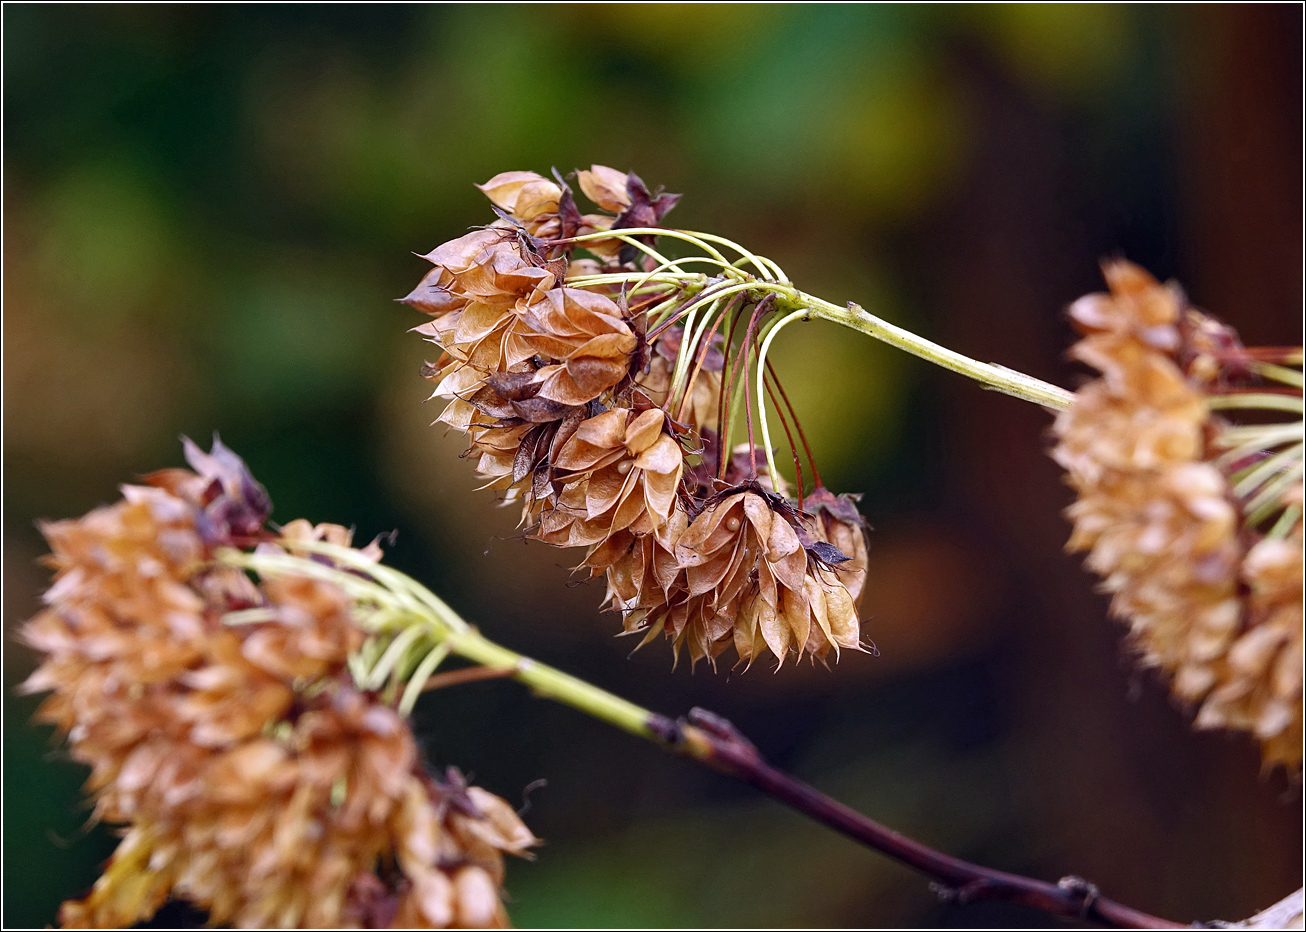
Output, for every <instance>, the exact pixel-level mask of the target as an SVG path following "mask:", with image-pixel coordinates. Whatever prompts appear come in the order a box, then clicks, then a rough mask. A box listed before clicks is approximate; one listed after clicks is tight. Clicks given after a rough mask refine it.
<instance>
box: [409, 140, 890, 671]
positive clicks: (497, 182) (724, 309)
mask: <svg viewBox="0 0 1306 932" xmlns="http://www.w3.org/2000/svg"><path fill="white" fill-rule="evenodd" d="M555 175H556V173H555ZM577 180H578V183H579V185H580V188H581V190H582V191H583V192H584V193H585V195H586V196H587V197H588V198H589V199H590V200H592V201H593V202H594V203H595V204H597V205H598V206H599V207H600V208H601V209H602V210H603V211H606V213H596V214H586V215H582V214H580V212H579V209H578V208H577V207H576V204H575V201H574V199H573V195H572V191H571V189H570V188H569V186H568V185H567V184H566V183H565V182H564V181H563V179H562V178H561V177H556V180H549V179H547V178H544V177H542V176H540V175H537V174H535V173H534V172H506V173H504V174H500V175H497V176H495V177H494V178H492V179H490V181H489V182H487V183H486V184H484V185H482V186H480V187H481V190H482V191H483V192H485V194H486V195H487V196H488V197H489V198H490V200H491V201H492V202H493V204H494V207H495V210H496V212H497V213H498V215H499V220H498V221H496V222H495V223H494V224H492V225H490V226H488V227H485V228H483V229H478V230H475V231H473V232H471V233H468V234H467V235H465V236H462V237H459V238H458V239H455V240H452V241H450V242H447V243H444V244H443V245H441V246H440V247H438V248H437V249H435V250H434V251H433V252H431V253H430V254H428V255H427V256H426V257H425V258H427V259H428V260H429V261H430V262H431V264H432V265H433V268H432V269H431V271H429V272H428V273H427V274H426V276H425V277H424V278H423V279H422V281H421V283H420V284H419V285H418V286H417V287H416V288H415V289H414V290H413V292H412V293H411V294H409V295H408V296H407V297H406V298H403V299H402V300H403V301H404V302H405V303H407V304H409V305H411V306H412V307H414V308H417V309H418V310H420V311H423V312H424V313H426V314H429V315H430V316H431V318H432V319H431V320H430V321H429V322H427V323H425V324H423V325H421V326H420V327H418V328H416V330H417V332H419V333H421V334H423V335H424V336H425V337H426V338H427V339H428V340H429V341H430V342H431V343H434V344H435V345H436V346H438V347H439V348H440V349H441V350H442V351H443V353H442V355H441V356H440V358H439V360H438V361H437V362H436V363H428V364H427V367H426V370H425V372H424V374H425V375H426V377H427V378H428V379H430V380H431V381H433V382H435V383H436V386H435V391H434V394H433V396H432V397H440V398H445V399H448V405H447V406H446V407H445V409H444V412H443V413H442V414H441V415H440V418H439V422H443V423H444V424H447V425H449V426H451V427H454V428H457V429H458V430H461V431H463V432H465V433H466V434H467V435H468V436H469V437H470V440H471V449H470V451H469V453H470V454H471V455H472V456H474V457H475V458H476V462H477V470H478V472H479V473H480V474H481V475H482V476H484V477H485V478H486V480H487V483H486V486H487V487H490V488H495V489H498V490H501V491H502V492H503V494H504V496H505V498H506V499H507V500H508V501H511V502H520V503H521V505H522V523H523V525H524V526H526V527H527V528H528V531H527V533H528V535H529V536H531V537H533V538H535V539H538V540H542V541H545V542H547V543H550V544H553V545H555V546H559V547H583V548H585V549H586V553H585V557H584V559H583V560H582V561H581V567H583V568H585V569H586V570H588V571H589V572H590V573H591V574H592V575H596V576H597V575H599V574H603V575H605V576H606V579H607V588H608V594H607V602H608V604H609V605H610V606H611V607H612V608H614V609H616V610H618V611H620V612H622V613H623V615H624V627H625V630H626V631H627V632H629V633H635V632H643V633H645V641H647V640H649V639H651V638H653V637H655V636H656V635H658V634H660V633H661V634H665V635H666V636H667V637H668V638H670V639H671V640H672V644H673V647H674V649H675V651H676V653H677V656H678V655H679V651H680V648H682V647H684V648H686V649H687V650H688V653H689V655H690V657H691V659H692V660H693V661H698V660H700V659H703V658H707V659H709V660H711V661H713V662H715V659H716V658H717V657H718V656H719V655H721V654H722V653H723V652H724V651H726V650H728V649H729V648H730V647H731V646H733V647H734V648H735V651H736V652H737V654H738V656H739V658H740V660H741V661H743V662H751V661H752V660H754V659H755V658H757V657H759V656H762V655H763V654H764V653H766V652H767V651H770V653H771V654H773V655H774V656H775V657H776V658H777V660H779V661H780V662H781V663H783V662H784V660H785V658H786V657H788V656H790V655H791V654H797V655H799V656H801V655H802V654H804V653H806V654H808V655H810V656H812V657H814V658H824V657H825V655H826V654H827V653H828V652H829V651H830V650H831V649H833V650H834V651H835V652H836V654H837V653H838V651H839V650H841V649H845V648H847V649H859V647H860V624H859V621H858V616H857V609H856V601H857V598H858V596H859V595H860V593H861V589H862V585H863V583H864V580H865V570H866V543H865V536H864V530H865V528H864V524H863V522H862V520H861V518H860V516H859V515H858V514H857V510H856V508H855V506H853V505H852V503H851V502H850V501H849V499H848V498H846V497H845V498H836V497H835V496H833V495H831V494H830V493H829V492H826V491H825V490H824V489H823V488H821V487H820V485H819V479H818V480H817V486H816V489H815V491H814V493H813V494H812V495H809V496H803V494H802V493H803V489H802V488H801V486H802V472H801V467H799V466H798V465H797V456H796V454H795V464H796V468H797V469H799V473H798V477H799V489H798V493H799V498H798V500H797V501H796V502H795V501H793V500H791V499H789V498H788V497H786V495H785V494H784V492H785V489H784V488H783V485H782V482H781V480H780V478H779V477H778V476H774V475H772V474H771V472H772V470H770V469H768V468H767V467H766V465H765V455H766V453H765V451H763V450H760V449H759V448H758V445H757V444H756V442H755V440H754V437H753V432H752V423H753V421H752V418H753V413H752V412H753V407H752V406H753V405H755V404H756V405H760V404H761V403H762V399H760V398H753V397H752V395H751V394H750V385H751V380H750V377H749V374H750V367H752V366H756V367H757V368H761V367H762V363H761V362H759V361H757V360H756V359H755V357H756V355H757V353H756V349H757V344H758V337H759V333H760V331H761V328H762V326H763V323H764V321H765V320H766V319H767V316H768V315H769V314H772V313H773V311H774V310H775V307H774V305H775V301H774V295H771V296H768V295H766V294H764V293H761V292H757V291H750V289H749V286H748V284H747V282H746V281H745V282H744V283H743V284H740V283H739V281H740V279H739V278H730V277H728V276H727V275H726V274H725V273H724V272H723V273H722V274H721V275H717V276H715V277H713V276H706V275H701V274H700V275H689V274H685V273H683V272H682V271H681V270H680V266H679V265H677V263H676V262H675V261H674V260H669V259H667V258H666V257H665V256H663V255H662V254H661V253H659V252H658V251H657V249H656V248H655V247H656V245H657V234H658V233H659V232H662V230H661V228H657V224H658V223H659V222H660V221H661V219H662V218H663V216H664V215H665V214H666V212H667V211H668V210H670V209H671V207H672V206H674V204H675V202H676V200H677V198H678V196H677V195H670V194H663V193H660V192H658V193H656V194H654V193H650V192H649V190H648V188H647V187H646V186H645V184H644V182H643V181H641V180H640V179H639V177H638V176H636V175H634V174H633V173H631V174H625V173H622V172H618V171H616V170H614V169H611V168H607V167H604V166H600V165H595V166H592V167H591V168H590V170H588V171H581V172H578V173H577ZM622 231H630V232H629V233H623V232H622ZM666 232H668V233H670V232H673V231H666ZM606 234H612V235H606ZM578 248H584V249H585V250H586V251H587V252H588V253H589V254H590V256H589V257H582V258H577V257H576V255H575V251H576V250H577V249H578ZM718 265H720V263H718ZM726 271H727V272H728V271H732V269H727V270H726ZM733 271H735V272H737V271H738V270H733ZM736 337H738V339H736ZM760 384H762V383H761V382H759V385H760ZM765 384H766V385H767V389H768V391H770V392H775V391H780V392H781V393H782V391H783V390H782V389H780V388H779V383H778V382H777V381H775V380H774V376H773V374H772V373H770V372H769V371H768V372H767V373H766V383H765ZM786 400H787V399H786ZM777 407H779V405H778V404H777ZM741 412H742V413H741ZM781 414H782V416H783V410H782V411H781ZM790 416H791V417H792V409H790ZM744 420H746V421H747V425H748V440H747V442H746V443H740V444H738V445H737V446H736V447H730V446H729V443H728V440H729V437H730V436H731V429H732V428H737V427H738V425H739V423H740V422H741V421H744ZM784 423H785V429H786V432H788V430H789V426H788V425H789V422H788V421H785V422H784ZM794 427H795V428H797V423H796V421H794ZM792 445H793V444H792V441H791V446H792ZM804 445H805V442H804ZM724 448H728V449H730V454H731V455H728V456H727V455H723V449H724ZM808 456H809V460H810V452H809V454H808ZM812 469H813V475H815V466H814V464H813V466H812Z"/></svg>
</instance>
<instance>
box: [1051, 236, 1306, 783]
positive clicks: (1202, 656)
mask: <svg viewBox="0 0 1306 932" xmlns="http://www.w3.org/2000/svg"><path fill="white" fill-rule="evenodd" d="M1104 272H1105V275H1106V278H1107V282H1108V284H1109V285H1110V286H1111V292H1110V294H1099V295H1089V296H1087V297H1085V298H1081V299H1080V300H1079V301H1077V302H1075V304H1074V305H1072V306H1071V309H1070V313H1071V316H1072V318H1073V319H1074V321H1075V322H1076V324H1077V325H1078V326H1080V327H1081V329H1083V330H1084V331H1085V333H1086V335H1085V337H1084V339H1083V340H1081V341H1080V342H1079V343H1078V344H1076V346H1075V347H1074V349H1073V350H1072V351H1071V355H1072V356H1074V357H1075V358H1077V359H1079V360H1081V361H1083V362H1086V363H1088V364H1089V365H1091V366H1093V367H1094V368H1095V369H1097V370H1098V371H1099V372H1100V373H1101V377H1100V378H1098V379H1095V380H1094V381H1092V382H1090V383H1089V384H1088V385H1086V386H1085V387H1084V388H1083V389H1081V390H1080V391H1079V392H1078V393H1077V394H1076V396H1075V400H1074V402H1073V403H1072V404H1071V406H1070V407H1069V408H1067V409H1066V410H1065V411H1063V412H1062V413H1061V414H1060V415H1059V416H1058V418H1057V421H1056V425H1055V427H1054V434H1055V436H1056V438H1057V443H1056V446H1055V447H1054V448H1053V451H1052V455H1053V457H1054V458H1055V459H1056V460H1057V462H1058V463H1060V464H1061V465H1062V466H1063V467H1065V469H1066V471H1067V480H1068V481H1069V483H1070V485H1071V486H1072V487H1073V488H1074V489H1075V491H1076V492H1077V494H1078V500H1077V501H1076V502H1075V503H1074V504H1073V505H1071V506H1070V508H1069V509H1067V515H1068V516H1069V517H1070V518H1071V519H1072V520H1073V522H1074V525H1075V528H1074V533H1073V534H1072V536H1071V538H1070V542H1069V543H1068V544H1067V549H1069V550H1072V551H1085V550H1086V551H1089V555H1088V557H1087V559H1086V561H1085V563H1086V565H1087V566H1088V567H1089V568H1090V569H1092V570H1093V571H1094V572H1096V573H1097V574H1098V575H1099V576H1101V577H1102V580H1103V582H1102V588H1103V589H1104V590H1105V591H1107V592H1110V593H1111V594H1112V602H1111V608H1112V612H1113V613H1114V614H1116V615H1117V616H1119V617H1121V618H1123V619H1125V620H1126V621H1127V622H1128V623H1129V625H1130V629H1131V633H1132V636H1133V640H1134V643H1135V645H1136V646H1137V649H1138V650H1139V652H1140V654H1141V657H1142V660H1143V662H1144V663H1146V664H1148V665H1151V666H1157V667H1159V668H1161V669H1163V670H1165V671H1166V672H1168V673H1169V674H1171V676H1172V688H1173V690H1174V693H1175V695H1176V696H1178V697H1179V698H1181V699H1183V700H1184V701H1186V702H1190V703H1193V704H1194V705H1196V706H1198V713H1197V717H1196V721H1195V724H1196V725H1197V727H1201V728H1214V727H1222V728H1242V729H1246V730H1249V731H1251V732H1253V733H1254V734H1255V735H1256V736H1257V737H1258V738H1259V739H1260V740H1261V742H1262V748H1263V750H1264V754H1265V759H1266V761H1267V762H1269V763H1284V764H1286V765H1288V766H1290V767H1300V764H1301V724H1300V723H1301V707H1302V691H1301V676H1300V670H1299V668H1300V660H1299V658H1300V656H1301V644H1302V616H1301V576H1300V566H1301V550H1302V543H1301V530H1300V524H1301V522H1300V513H1301V512H1300V510H1297V512H1296V515H1297V517H1296V519H1295V522H1294V521H1293V520H1291V519H1292V515H1290V514H1289V515H1286V516H1285V519H1286V520H1289V523H1288V525H1285V526H1283V527H1282V528H1280V529H1279V530H1278V532H1276V536H1275V537H1274V538H1272V539H1270V538H1267V539H1261V535H1260V534H1258V533H1256V532H1255V531H1254V530H1253V529H1252V528H1249V527H1247V526H1246V525H1247V524H1248V523H1249V522H1250V523H1252V524H1253V525H1254V524H1256V523H1257V520H1259V519H1257V518H1256V514H1255V513H1250V514H1249V509H1250V508H1253V507H1258V506H1256V499H1254V498H1252V496H1253V495H1254V494H1255V495H1259V494H1260V493H1259V491H1258V490H1260V489H1262V488H1265V489H1268V492H1269V493H1270V494H1273V493H1274V492H1275V490H1276V489H1280V488H1282V487H1283V483H1282V482H1280V481H1279V480H1278V479H1275V478H1274V477H1275V476H1276V475H1283V476H1284V477H1285V481H1286V480H1287V479H1291V478H1292V476H1291V464H1292V455H1291V452H1290V451H1289V452H1285V453H1284V454H1282V455H1280V456H1279V457H1277V459H1275V458H1272V457H1270V456H1269V454H1268V452H1267V453H1264V454H1262V453H1258V452H1257V451H1256V450H1255V449H1253V448H1246V449H1236V450H1234V455H1235V456H1236V457H1238V458H1237V459H1235V461H1234V462H1232V463H1231V462H1230V461H1229V457H1228V456H1219V455H1217V454H1219V453H1220V451H1221V450H1222V449H1225V448H1228V447H1229V446H1231V445H1234V444H1235V441H1234V440H1227V441H1226V440H1225V439H1223V438H1226V437H1229V438H1235V437H1237V438H1242V437H1244V435H1243V434H1239V433H1238V431H1237V430H1229V429H1227V425H1224V424H1223V423H1222V422H1220V421H1219V420H1217V419H1216V418H1214V417H1213V416H1212V414H1211V412H1210V404H1209V403H1208V394H1207V390H1208V388H1211V387H1218V386H1223V385H1226V384H1228V383H1229V382H1230V381H1231V380H1237V379H1239V378H1246V377H1247V373H1248V370H1246V369H1243V368H1240V367H1241V365H1242V363H1241V360H1242V359H1243V358H1244V357H1242V356H1241V347H1240V344H1238V341H1237V337H1236V335H1234V334H1232V331H1230V330H1229V328H1227V327H1225V326H1224V325H1222V324H1219V323H1218V322H1216V321H1214V320H1213V319H1212V318H1210V317H1209V316H1207V315H1204V314H1201V313H1200V312H1197V311H1194V310H1192V309H1190V308H1186V307H1185V306H1184V303H1183V300H1182V294H1181V293H1180V292H1179V290H1178V289H1177V288H1174V287H1167V286H1163V285H1160V284H1159V283H1157V282H1156V281H1155V280H1154V279H1152V277H1151V276H1149V275H1148V274H1147V273H1146V272H1144V271H1143V270H1142V269H1140V268H1138V267H1137V266H1134V265H1131V264H1129V263H1126V262H1113V263H1108V264H1107V265H1106V266H1104ZM1194 334H1196V337H1194ZM1181 363H1183V366H1181ZM1185 366H1186V368H1185ZM1225 407H1231V406H1229V405H1226V406H1225ZM1238 430H1243V431H1246V430H1248V429H1247V428H1240V429H1238ZM1252 431H1253V435H1255V434H1256V433H1257V429H1255V428H1252ZM1262 435H1263V436H1265V437H1266V438H1267V442H1273V443H1283V442H1284V441H1283V439H1282V435H1283V431H1282V430H1281V429H1280V430H1279V432H1278V435H1277V436H1278V437H1279V439H1272V438H1274V437H1275V436H1276V435H1275V434H1274V433H1273V431H1272V430H1271V431H1268V432H1265V433H1263V434H1262ZM1212 440H1214V442H1212ZM1255 443H1256V441H1255V439H1253V440H1252V446H1253V447H1254V445H1255ZM1239 454H1250V459H1251V461H1252V463H1253V468H1254V466H1255V464H1256V463H1258V462H1264V461H1266V460H1270V459H1273V462H1269V464H1268V465H1269V467H1270V468H1269V469H1265V468H1262V470H1261V475H1259V476H1247V477H1245V478H1240V479H1238V481H1231V479H1230V475H1231V472H1232V471H1233V470H1237V469H1240V468H1241V467H1240V465H1239V464H1240V462H1241V461H1242V459H1244V458H1246V457H1243V456H1239ZM1276 465H1279V466H1280V467H1281V470H1280V472H1277V473H1276V472H1275V470H1274V467H1275V466H1276ZM1233 474H1234V475H1235V476H1238V475H1240V473H1236V472H1235V473H1233ZM1299 474H1300V473H1298V475H1299ZM1262 497H1263V496H1262ZM1271 504H1273V503H1272V502H1271ZM1291 506H1292V503H1291V502H1290V501H1287V500H1286V499H1285V500H1283V501H1282V502H1281V503H1280V505H1279V507H1280V508H1289V507H1291ZM1258 540H1259V542H1257V541H1258ZM1285 570H1286V571H1287V572H1285ZM1244 587H1250V590H1251V596H1250V597H1248V595H1247V594H1246V592H1245V589H1244ZM1289 669H1291V670H1293V671H1295V672H1291V673H1289V672H1285V671H1287V670H1289Z"/></svg>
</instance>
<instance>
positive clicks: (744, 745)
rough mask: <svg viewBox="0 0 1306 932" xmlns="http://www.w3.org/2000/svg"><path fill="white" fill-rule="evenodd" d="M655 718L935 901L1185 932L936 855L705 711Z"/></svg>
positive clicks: (1079, 890)
mask: <svg viewBox="0 0 1306 932" xmlns="http://www.w3.org/2000/svg"><path fill="white" fill-rule="evenodd" d="M659 719H660V720H659V722H658V725H657V727H658V728H659V730H662V732H663V734H664V736H665V737H664V740H665V741H666V742H667V744H669V745H670V746H671V748H672V749H673V750H675V751H677V752H678V753H681V754H684V755H686V756H689V757H692V758H694V759H695V760H698V761H700V762H701V763H704V764H706V765H707V766H709V767H711V768H713V769H714V770H717V771H719V772H720V773H724V774H726V775H727V776H730V777H733V778H735V779H737V780H742V781H744V782H745V783H748V784H751V785H752V786H755V787H757V788H758V789H759V790H761V791H762V792H764V793H766V794H767V795H768V796H771V797H772V798H774V799H776V800H778V801H779V802H781V803H784V804H785V805H786V806H789V807H790V808H792V809H795V810H797V811H798V812H801V813H803V814H804V815H806V816H808V817H809V818H811V819H814V820H816V821H817V822H820V823H821V824H822V825H825V826H827V827H828V828H832V829H834V830H835V831H836V832H839V833H840V834H843V835H846V836H848V837H849V838H851V839H853V840H854V841H857V842H860V843H861V844H863V845H865V846H866V847H868V848H871V849H873V850H875V851H879V852H880V853H881V854H885V855H887V856H889V857H891V858H893V859H894V860H895V861H898V862H900V863H902V864H905V865H906V866H908V867H911V868H913V869H915V870H917V871H919V872H920V873H922V874H925V875H926V876H927V877H930V878H932V879H933V880H934V881H935V883H934V885H933V886H934V887H935V889H936V890H937V891H939V893H940V896H942V897H943V898H945V899H947V900H950V901H952V902H955V903H957V904H958V905H962V906H964V905H966V904H968V903H974V902H976V901H978V900H1006V901H1008V902H1012V903H1019V904H1021V905H1022V906H1028V907H1031V908H1033V909H1038V910H1042V911H1043V912H1046V913H1050V914H1052V915H1055V916H1064V917H1067V918H1072V919H1088V920H1092V921H1095V922H1098V923H1101V924H1103V925H1106V926H1110V927H1112V928H1119V929H1181V928H1186V926H1185V925H1184V924H1183V923H1178V922H1171V921H1170V920H1168V919H1161V918H1159V917H1157V916H1152V915H1149V914H1147V913H1144V912H1141V911H1140V910H1137V909H1134V908H1132V907H1130V906H1125V905H1124V904H1123V903H1117V902H1116V901H1115V900H1111V899H1108V898H1106V897H1104V896H1102V895H1101V894H1099V893H1098V890H1097V887H1095V886H1094V885H1093V884H1091V883H1089V882H1087V881H1085V880H1082V879H1081V878H1079V877H1063V878H1062V879H1061V880H1060V881H1058V882H1057V883H1048V882H1047V881H1043V880H1035V879H1033V878H1031V877H1022V876H1020V875H1018V874H1009V873H1007V872H1005V871H999V870H993V869H992V868H988V867H981V866H980V865H978V864H972V863H970V862H969V861H963V860H961V859H960V858H954V857H952V856H951V855H947V854H944V853H942V852H940V851H936V850H934V849H933V848H930V847H929V846H927V845H924V844H922V843H920V842H919V841H915V840H913V839H911V838H908V837H906V836H905V835H901V834H899V833H898V832H895V831H893V830H892V829H890V828H886V827H885V826H883V825H881V824H880V823H878V822H876V821H875V820H873V819H870V818H868V817H867V816H864V815H862V814H861V813H860V812H857V811H856V810H854V809H851V808H849V807H848V806H845V805H844V804H843V803H841V802H839V801H838V800H836V799H831V798H830V797H829V796H826V795H825V794H824V793H822V792H820V791H819V790H816V789H814V788H813V787H811V786H809V785H807V784H806V783H804V782H802V781H801V780H798V779H796V778H795V777H792V776H790V775H789V774H787V773H784V772H783V771H780V770H777V769H776V768H774V767H772V766H771V765H770V764H768V763H767V762H766V761H765V759H763V757H762V755H761V754H760V753H759V752H758V750H757V748H756V747H755V746H754V745H753V743H752V742H751V741H749V740H748V739H747V738H745V737H744V736H743V735H741V734H740V733H739V731H738V730H737V729H736V728H735V727H734V725H732V724H731V723H730V722H728V721H726V720H725V719H723V718H721V717H720V716H717V715H715V714H713V713H711V712H708V711H706V710H705V709H693V710H691V711H690V713H689V716H688V717H687V719H686V720H684V721H681V722H670V721H669V720H665V719H661V718H660V717H659Z"/></svg>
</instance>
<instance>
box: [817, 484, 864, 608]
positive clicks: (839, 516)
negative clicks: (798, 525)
mask: <svg viewBox="0 0 1306 932" xmlns="http://www.w3.org/2000/svg"><path fill="white" fill-rule="evenodd" d="M858 497H859V496H853V495H835V494H834V493H832V492H830V491H829V490H828V489H826V488H825V487H824V486H818V487H817V488H816V490H815V491H813V492H812V493H811V494H810V495H808V496H807V497H806V499H805V500H804V503H805V506H806V511H807V513H808V514H810V515H813V516H814V517H815V519H816V521H815V524H814V526H813V528H812V530H813V532H814V536H815V538H816V540H817V541H820V542H824V543H826V544H829V545H830V546H832V547H834V548H835V550H836V551H838V554H837V556H836V557H835V559H834V561H833V563H832V564H831V567H832V569H833V570H834V574H835V575H836V576H837V577H838V578H839V581H840V582H842V583H843V584H844V587H845V588H846V589H847V590H848V594H849V595H850V596H852V600H853V603H854V604H856V602H857V600H858V599H860V598H861V595H862V588H863V587H864V586H865V585H866V568H867V563H868V560H869V555H868V553H867V547H866V538H867V533H868V531H869V528H868V526H867V524H866V520H865V519H864V518H863V517H862V516H861V513H860V512H859V511H858V510H857V506H856V504H854V502H856V500H857V498H858ZM809 549H810V548H809Z"/></svg>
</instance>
